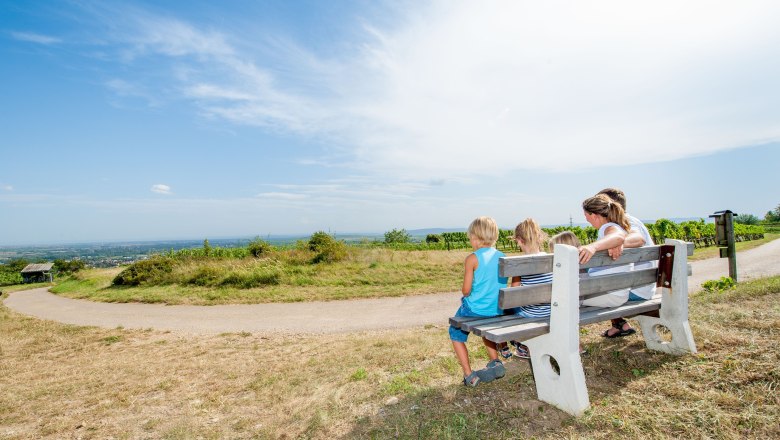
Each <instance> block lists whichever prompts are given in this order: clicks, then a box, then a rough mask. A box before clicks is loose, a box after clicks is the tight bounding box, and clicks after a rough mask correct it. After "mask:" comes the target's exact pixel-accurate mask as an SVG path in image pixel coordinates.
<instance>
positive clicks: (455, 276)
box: [52, 249, 467, 305]
mask: <svg viewBox="0 0 780 440" xmlns="http://www.w3.org/2000/svg"><path fill="white" fill-rule="evenodd" d="M466 255H467V253H466V252H465V251H450V252H447V251H395V250H389V249H367V250H357V251H355V252H353V253H352V254H351V256H350V258H349V259H347V260H346V261H342V262H338V263H321V264H303V265H291V264H289V265H288V264H283V263H279V262H273V261H269V260H263V259H260V260H256V259H243V260H201V261H198V260H193V261H188V262H183V263H181V264H179V265H177V266H176V267H175V268H174V272H173V273H172V274H171V277H172V278H173V279H177V280H180V282H178V283H169V284H162V285H141V286H137V287H125V286H112V285H111V280H112V279H113V278H114V277H115V276H116V275H117V274H118V273H119V272H120V271H121V270H122V269H121V268H113V269H91V270H86V271H82V272H79V273H78V274H77V275H75V276H74V277H71V278H69V279H66V280H65V281H62V282H60V283H58V285H57V286H56V287H55V288H54V289H52V291H53V292H54V293H57V294H59V295H62V296H66V297H70V298H85V299H91V300H95V301H106V302H149V303H166V304H202V305H210V304H241V303H267V302H300V301H316V300H325V301H327V300H338V299H352V298H377V297H387V296H406V295H417V294H426V293H438V292H449V291H454V290H457V289H458V288H459V287H460V285H459V283H460V280H461V277H462V276H463V274H462V271H463V260H464V259H465V257H466ZM272 265H275V266H277V267H274V268H273V269H269V266H272ZM271 270H273V271H275V272H270V271H271ZM268 273H275V274H278V275H276V276H273V277H269V276H268V275H267V274H268ZM214 278H220V279H222V280H228V281H230V282H229V283H224V282H223V283H218V285H216V286H214V285H213V283H214V282H213V281H212V279H214ZM258 279H260V280H263V279H273V280H275V281H274V282H272V283H266V282H259V281H258ZM244 281H246V282H247V283H255V282H257V283H258V285H256V286H254V285H253V284H249V286H251V287H240V286H241V285H242V282H244Z"/></svg>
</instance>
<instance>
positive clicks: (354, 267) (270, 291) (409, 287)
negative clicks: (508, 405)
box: [52, 233, 780, 305]
mask: <svg viewBox="0 0 780 440" xmlns="http://www.w3.org/2000/svg"><path fill="white" fill-rule="evenodd" d="M778 237H780V234H777V233H774V234H766V236H765V238H764V239H761V240H753V241H746V242H739V243H737V250H738V251H744V250H747V249H750V248H753V247H756V246H759V245H761V244H764V243H767V242H769V241H772V240H774V239H777V238H778ZM466 255H467V251H465V250H453V251H435V250H429V251H403V250H393V249H382V248H371V249H360V248H350V250H349V252H348V255H347V257H346V259H345V260H343V261H339V262H333V263H318V264H308V263H305V262H303V263H302V262H301V261H300V259H296V258H295V256H294V255H293V257H285V258H279V259H275V260H271V259H262V258H261V259H255V258H242V259H215V258H210V259H187V260H185V261H183V262H180V263H178V264H177V265H176V266H175V268H174V269H173V270H172V272H171V273H170V274H166V277H167V279H166V280H165V281H164V282H160V283H154V284H141V285H139V286H133V287H126V286H112V285H111V280H112V279H113V278H114V277H115V276H116V275H117V274H119V273H120V272H121V271H122V268H112V269H91V270H87V271H82V272H79V273H77V274H76V275H75V276H74V277H72V278H69V279H65V280H64V281H59V282H58V285H57V286H56V287H54V289H53V290H52V291H53V292H54V293H57V294H58V295H62V296H66V297H70V298H87V299H91V300H94V301H106V302H147V303H166V304H202V305H211V304H241V303H245V304H246V303H267V302H299V301H315V300H326V301H327V300H339V299H352V298H377V297H388V296H407V295H418V294H426V293H438V292H452V291H457V290H459V289H460V282H461V279H462V276H463V273H462V271H463V260H464V259H465V257H466ZM715 256H717V248H715V247H710V248H700V249H696V251H695V253H694V255H693V257H691V260H697V259H703V258H712V257H715ZM269 279H270V280H271V281H272V283H267V282H266V283H262V282H258V285H252V286H251V287H245V286H242V285H241V284H242V283H243V282H244V281H245V280H249V281H252V282H254V281H257V280H260V281H263V280H269ZM219 280H223V281H219ZM226 281H230V282H229V283H227V282H226Z"/></svg>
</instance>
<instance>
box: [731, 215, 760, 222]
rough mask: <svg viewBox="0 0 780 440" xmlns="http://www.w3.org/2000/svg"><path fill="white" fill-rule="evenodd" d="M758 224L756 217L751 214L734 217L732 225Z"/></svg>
mask: <svg viewBox="0 0 780 440" xmlns="http://www.w3.org/2000/svg"><path fill="white" fill-rule="evenodd" d="M758 222H759V219H758V217H756V216H755V215H753V214H740V215H738V216H736V217H734V223H740V224H743V225H757V224H758Z"/></svg>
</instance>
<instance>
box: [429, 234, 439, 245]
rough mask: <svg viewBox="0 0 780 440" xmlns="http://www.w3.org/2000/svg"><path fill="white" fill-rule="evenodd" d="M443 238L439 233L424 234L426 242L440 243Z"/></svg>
mask: <svg viewBox="0 0 780 440" xmlns="http://www.w3.org/2000/svg"><path fill="white" fill-rule="evenodd" d="M442 241H443V239H442V238H441V235H439V234H428V235H426V236H425V242H426V243H428V244H431V243H441V242H442Z"/></svg>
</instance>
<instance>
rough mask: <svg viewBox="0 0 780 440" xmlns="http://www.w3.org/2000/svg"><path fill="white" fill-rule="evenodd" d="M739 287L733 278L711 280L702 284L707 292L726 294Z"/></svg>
mask: <svg viewBox="0 0 780 440" xmlns="http://www.w3.org/2000/svg"><path fill="white" fill-rule="evenodd" d="M736 286H737V282H736V281H734V279H733V278H731V277H721V278H720V279H719V280H709V281H705V282H703V283H702V285H701V287H702V288H703V289H704V290H705V291H707V292H725V291H726V290H729V289H733V288H735V287H736Z"/></svg>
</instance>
